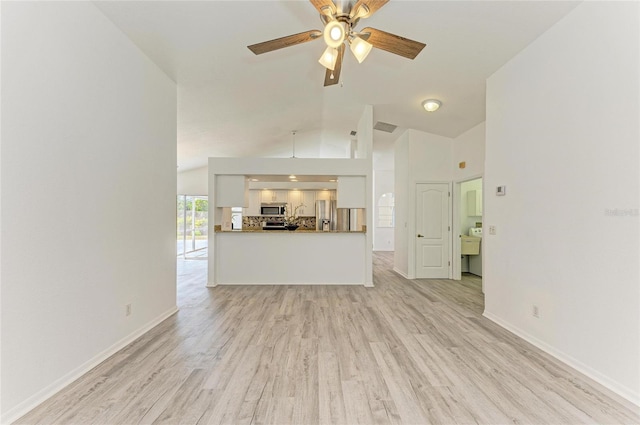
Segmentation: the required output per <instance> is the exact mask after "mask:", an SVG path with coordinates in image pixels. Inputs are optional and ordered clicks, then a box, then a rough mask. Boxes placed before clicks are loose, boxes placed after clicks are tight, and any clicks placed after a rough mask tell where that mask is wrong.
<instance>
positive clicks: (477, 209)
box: [467, 189, 482, 217]
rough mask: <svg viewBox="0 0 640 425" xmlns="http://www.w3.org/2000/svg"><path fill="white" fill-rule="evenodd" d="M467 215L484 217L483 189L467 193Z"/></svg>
mask: <svg viewBox="0 0 640 425" xmlns="http://www.w3.org/2000/svg"><path fill="white" fill-rule="evenodd" d="M467 215H468V216H469V217H482V189H477V190H470V191H468V192H467Z"/></svg>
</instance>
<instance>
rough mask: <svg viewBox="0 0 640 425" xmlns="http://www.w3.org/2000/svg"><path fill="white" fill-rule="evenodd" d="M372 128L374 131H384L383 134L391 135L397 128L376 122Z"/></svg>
mask: <svg viewBox="0 0 640 425" xmlns="http://www.w3.org/2000/svg"><path fill="white" fill-rule="evenodd" d="M373 128H374V129H375V130H380V131H384V132H385V133H393V132H394V131H395V129H396V128H398V126H397V125H393V124H389V123H388V122H382V121H378V122H377V123H376V125H374V126H373Z"/></svg>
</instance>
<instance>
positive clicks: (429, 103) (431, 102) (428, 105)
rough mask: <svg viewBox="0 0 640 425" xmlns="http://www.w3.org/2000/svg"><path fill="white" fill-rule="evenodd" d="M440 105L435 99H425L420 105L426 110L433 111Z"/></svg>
mask: <svg viewBox="0 0 640 425" xmlns="http://www.w3.org/2000/svg"><path fill="white" fill-rule="evenodd" d="M441 105H442V102H440V101H439V100H436V99H427V100H425V101H424V102H422V107H423V108H424V109H425V111H427V112H435V111H437V110H438V108H440V106H441Z"/></svg>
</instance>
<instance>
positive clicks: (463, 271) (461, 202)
mask: <svg viewBox="0 0 640 425" xmlns="http://www.w3.org/2000/svg"><path fill="white" fill-rule="evenodd" d="M482 188H483V180H482V176H476V177H472V178H471V179H469V180H465V181H461V182H456V184H455V190H454V197H455V202H454V204H455V206H454V236H455V237H454V240H455V241H456V242H457V243H456V244H455V245H454V249H453V260H454V261H453V262H454V268H453V270H454V273H453V274H454V277H453V278H454V279H456V280H460V279H461V278H462V276H463V275H464V276H468V277H473V278H475V279H479V280H481V278H482V262H483V260H482V251H483V250H482V248H483V247H482V215H483V207H482V206H483V203H484V202H483V191H482Z"/></svg>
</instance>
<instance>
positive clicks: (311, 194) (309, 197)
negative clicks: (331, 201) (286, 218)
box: [300, 190, 316, 217]
mask: <svg viewBox="0 0 640 425" xmlns="http://www.w3.org/2000/svg"><path fill="white" fill-rule="evenodd" d="M301 193H302V203H303V204H304V207H303V208H301V210H302V211H301V212H300V216H303V217H315V216H316V192H315V191H313V190H304V191H302V192H301Z"/></svg>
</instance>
